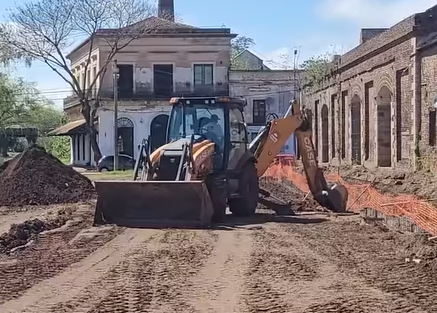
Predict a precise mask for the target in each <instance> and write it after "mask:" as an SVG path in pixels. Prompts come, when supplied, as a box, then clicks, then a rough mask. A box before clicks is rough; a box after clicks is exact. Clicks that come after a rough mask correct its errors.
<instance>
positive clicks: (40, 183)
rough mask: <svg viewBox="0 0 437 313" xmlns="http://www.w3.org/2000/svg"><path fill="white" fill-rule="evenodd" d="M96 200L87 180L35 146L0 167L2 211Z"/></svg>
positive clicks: (91, 186) (0, 203)
mask: <svg viewBox="0 0 437 313" xmlns="http://www.w3.org/2000/svg"><path fill="white" fill-rule="evenodd" d="M93 196H94V187H93V185H92V183H91V181H90V180H89V179H88V178H86V177H85V176H83V175H81V174H79V173H78V172H76V171H75V170H74V169H73V168H71V167H69V166H66V165H64V164H62V163H61V162H60V161H59V160H58V159H57V158H55V157H54V156H53V155H51V154H49V153H47V152H46V151H45V150H44V148H41V147H39V146H36V145H34V146H31V147H29V148H27V149H26V150H25V151H24V152H23V153H21V154H19V155H17V156H16V157H15V158H13V159H12V160H10V161H7V162H5V163H4V164H3V165H2V166H0V207H1V206H23V205H49V204H57V203H74V202H79V201H85V200H89V199H90V198H92V197H93Z"/></svg>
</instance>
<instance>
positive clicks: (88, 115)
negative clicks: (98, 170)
mask: <svg viewBox="0 0 437 313" xmlns="http://www.w3.org/2000/svg"><path fill="white" fill-rule="evenodd" d="M81 105H82V115H83V117H84V118H85V122H86V125H87V129H88V135H89V136H90V144H91V149H93V153H94V162H95V163H96V166H97V162H98V161H99V160H100V159H101V158H102V153H101V152H100V147H99V144H98V143H97V131H96V127H95V125H94V116H95V114H96V110H93V111H91V105H90V101H89V100H88V99H83V100H82V101H81Z"/></svg>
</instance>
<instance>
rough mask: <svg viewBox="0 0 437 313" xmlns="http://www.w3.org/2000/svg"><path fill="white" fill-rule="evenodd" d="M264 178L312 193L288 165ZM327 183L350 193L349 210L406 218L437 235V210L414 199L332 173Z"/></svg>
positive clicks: (271, 170)
mask: <svg viewBox="0 0 437 313" xmlns="http://www.w3.org/2000/svg"><path fill="white" fill-rule="evenodd" d="M264 176H269V177H274V178H285V179H288V180H290V181H291V182H292V183H293V184H294V185H296V187H298V188H299V189H300V190H302V191H303V192H305V193H308V192H309V188H308V184H307V181H306V178H305V176H303V175H302V174H300V173H298V172H297V171H296V168H295V167H294V166H293V165H292V164H291V165H290V164H287V163H286V162H275V163H274V164H273V165H272V166H271V167H270V168H269V169H268V170H267V172H266V173H265V175H264ZM326 180H327V181H332V182H339V183H341V184H342V185H344V186H345V187H346V188H347V189H348V191H349V199H348V210H350V211H353V212H356V213H358V212H359V211H360V210H361V209H363V208H372V209H374V210H377V211H378V212H381V213H382V214H385V215H387V216H406V217H408V218H410V219H411V220H412V221H413V222H414V223H415V224H417V225H418V226H419V227H420V228H422V229H424V230H426V231H427V232H429V233H431V234H433V235H437V209H436V208H435V207H434V206H433V205H431V204H430V203H427V202H426V201H423V200H420V199H418V198H417V197H415V196H410V195H402V196H395V197H390V196H387V195H384V194H381V193H380V192H378V191H377V190H376V189H375V188H373V187H371V184H370V183H366V184H350V183H346V182H345V181H344V180H343V179H342V178H341V177H340V176H339V175H337V174H329V175H327V177H326Z"/></svg>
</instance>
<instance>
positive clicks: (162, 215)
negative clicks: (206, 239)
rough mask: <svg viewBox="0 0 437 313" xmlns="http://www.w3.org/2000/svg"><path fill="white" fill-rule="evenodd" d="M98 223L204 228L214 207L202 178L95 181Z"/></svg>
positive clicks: (208, 223) (147, 226)
mask: <svg viewBox="0 0 437 313" xmlns="http://www.w3.org/2000/svg"><path fill="white" fill-rule="evenodd" d="M95 188H96V191H97V206H96V212H95V215H94V224H95V225H103V224H116V225H119V226H125V227H138V228H149V227H150V228H173V227H176V228H200V227H207V226H209V225H210V223H211V219H212V215H213V207H212V203H211V199H210V196H209V193H208V190H207V188H206V186H205V184H204V182H202V181H116V180H112V181H109V180H107V181H95Z"/></svg>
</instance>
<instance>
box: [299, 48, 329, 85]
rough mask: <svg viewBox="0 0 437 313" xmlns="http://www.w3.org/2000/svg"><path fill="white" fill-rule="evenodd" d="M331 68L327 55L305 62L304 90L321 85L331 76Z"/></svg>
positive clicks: (303, 67) (303, 65)
mask: <svg viewBox="0 0 437 313" xmlns="http://www.w3.org/2000/svg"><path fill="white" fill-rule="evenodd" d="M331 66H332V65H331V63H330V62H329V58H328V56H327V55H321V56H316V57H311V58H310V59H308V60H306V61H305V62H303V63H302V64H301V68H302V69H303V70H304V72H303V75H302V88H303V89H305V88H311V87H313V86H315V85H317V84H318V83H320V82H321V81H322V80H323V79H324V78H326V77H327V76H328V75H329V74H330V71H331Z"/></svg>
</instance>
